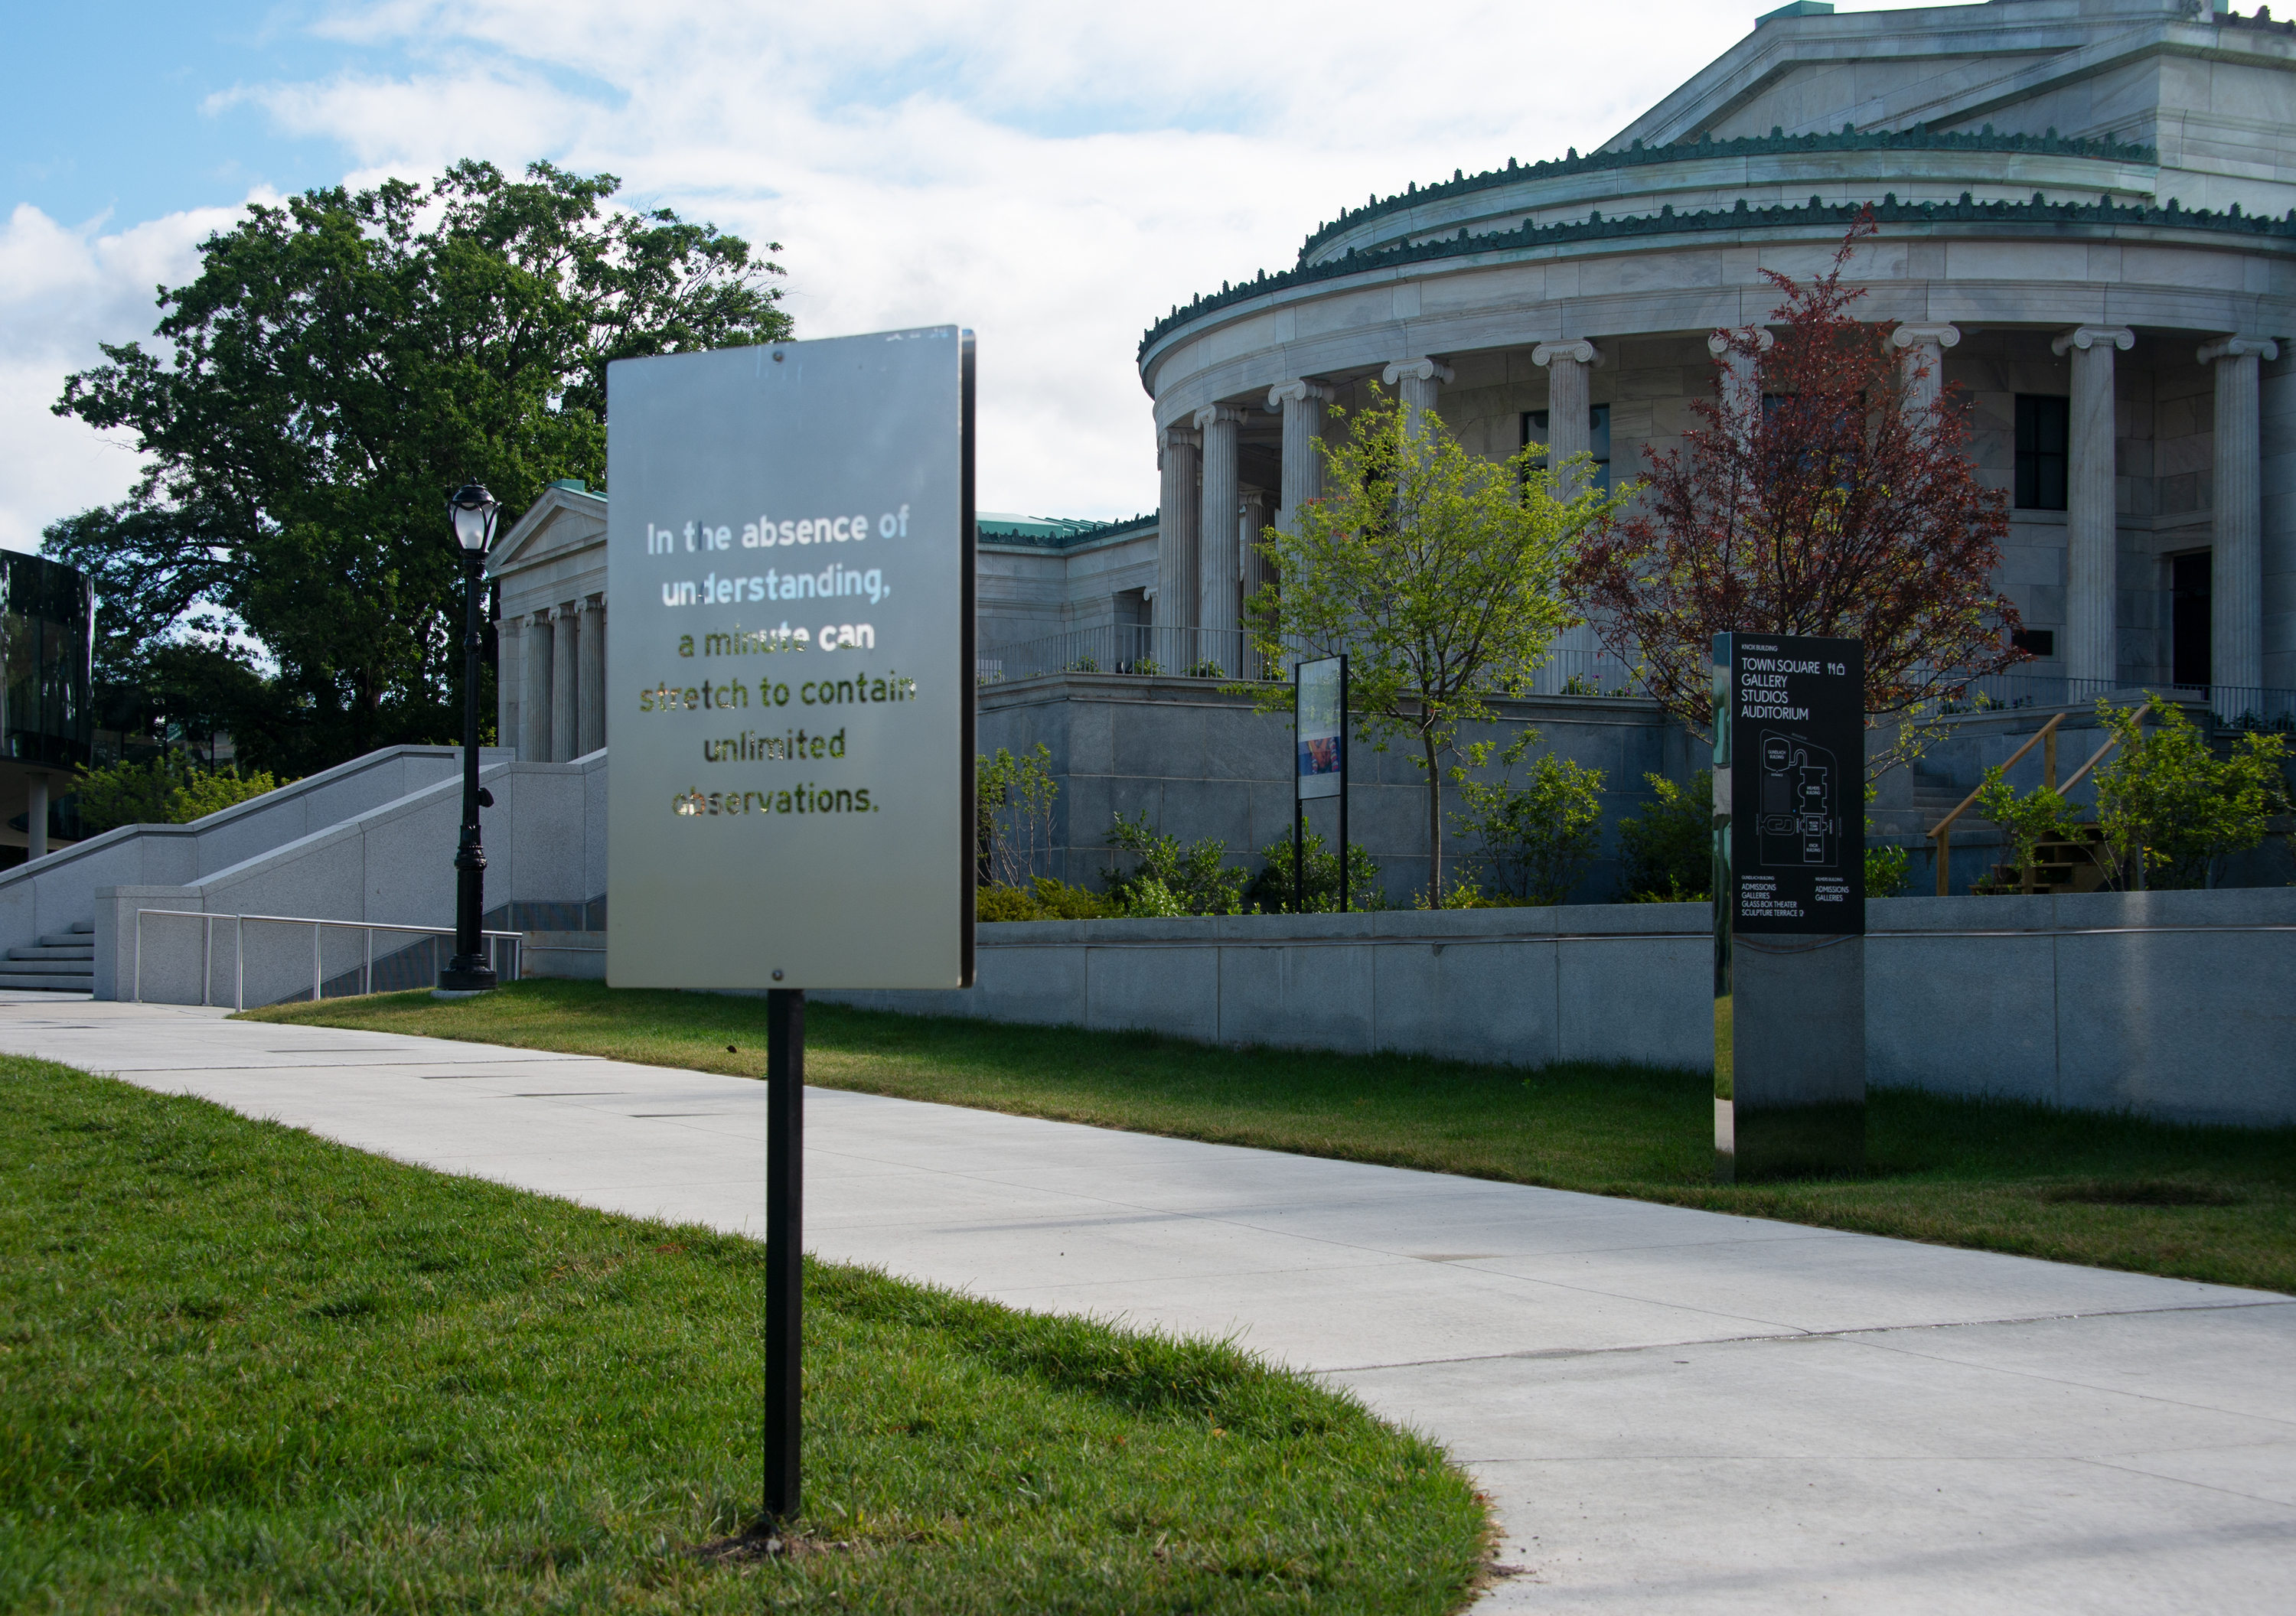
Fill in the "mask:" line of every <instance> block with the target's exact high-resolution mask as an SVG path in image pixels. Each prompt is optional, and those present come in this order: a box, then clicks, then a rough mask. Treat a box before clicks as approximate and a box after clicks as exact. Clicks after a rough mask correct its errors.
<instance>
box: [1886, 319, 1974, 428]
mask: <svg viewBox="0 0 2296 1616" xmlns="http://www.w3.org/2000/svg"><path fill="white" fill-rule="evenodd" d="M1960 340H1961V328H1960V327H1959V326H1957V325H1944V324H1934V325H1901V326H1899V327H1898V329H1897V330H1896V331H1891V332H1890V346H1891V347H1896V348H1898V350H1900V353H1899V356H1898V375H1900V376H1901V377H1902V378H1904V380H1905V392H1906V405H1905V407H1906V413H1907V415H1910V416H1919V415H1924V414H1926V413H1928V412H1929V410H1930V408H1931V406H1932V405H1933V404H1936V403H1937V401H1938V395H1939V393H1941V392H1943V391H1944V390H1945V351H1946V349H1948V348H1949V347H1953V345H1954V344H1955V343H1956V342H1959V341H1960Z"/></svg>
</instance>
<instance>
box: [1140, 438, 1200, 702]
mask: <svg viewBox="0 0 2296 1616" xmlns="http://www.w3.org/2000/svg"><path fill="white" fill-rule="evenodd" d="M1197 459H1198V452H1197V445H1196V435H1195V433H1194V432H1193V430H1191V429H1190V428H1186V427H1182V426H1172V427H1167V428H1164V440H1163V446H1162V447H1161V449H1160V450H1159V452H1158V453H1157V457H1156V464H1157V466H1158V468H1159V469H1160V470H1161V471H1162V472H1163V474H1164V486H1163V492H1162V493H1161V494H1160V496H1159V499H1158V502H1157V506H1156V611H1155V624H1156V627H1157V628H1158V629H1160V630H1163V631H1167V632H1164V633H1156V634H1153V635H1152V636H1151V637H1150V638H1151V639H1152V641H1153V646H1152V649H1151V651H1150V653H1149V654H1150V655H1151V656H1152V657H1155V658H1156V660H1158V661H1159V662H1167V663H1169V662H1181V663H1185V662H1191V661H1193V660H1194V657H1193V655H1192V654H1191V653H1192V647H1191V646H1190V645H1189V644H1188V643H1187V641H1189V640H1190V639H1191V638H1192V636H1188V635H1185V634H1184V633H1178V632H1177V631H1181V630H1185V629H1188V628H1192V627H1193V626H1194V625H1193V624H1191V623H1190V622H1189V621H1188V619H1189V618H1190V617H1191V616H1193V615H1194V612H1195V609H1196V576H1197V573H1198V570H1199V567H1200V564H1201V560H1202V558H1203V545H1202V543H1201V535H1202V529H1201V525H1200V519H1201V517H1202V515H1203V508H1202V503H1201V495H1200V494H1198V493H1197V492H1196V461H1197Z"/></svg>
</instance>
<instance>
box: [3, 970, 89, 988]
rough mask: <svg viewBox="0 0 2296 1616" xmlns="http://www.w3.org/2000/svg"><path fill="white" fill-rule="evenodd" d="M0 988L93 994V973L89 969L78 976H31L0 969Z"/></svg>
mask: <svg viewBox="0 0 2296 1616" xmlns="http://www.w3.org/2000/svg"><path fill="white" fill-rule="evenodd" d="M0 988H12V989H14V990H16V991H17V992H36V993H88V994H93V993H94V992H95V974H94V972H92V971H91V972H88V973H86V974H85V975H78V976H32V975H19V974H17V973H16V972H14V971H0Z"/></svg>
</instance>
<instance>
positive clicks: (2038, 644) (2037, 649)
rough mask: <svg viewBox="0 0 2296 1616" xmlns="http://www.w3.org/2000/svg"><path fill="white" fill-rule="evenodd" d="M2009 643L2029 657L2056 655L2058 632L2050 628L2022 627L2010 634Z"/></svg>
mask: <svg viewBox="0 0 2296 1616" xmlns="http://www.w3.org/2000/svg"><path fill="white" fill-rule="evenodd" d="M2009 643H2010V644H2012V645H2013V646H2015V647H2016V648H2017V649H2019V650H2021V651H2022V652H2024V653H2025V654H2026V655H2027V656H2028V657H2054V656H2055V655H2056V654H2057V632H2056V630H2054V629H2048V628H2021V629H2018V630H2016V631H2014V632H2013V633H2011V634H2010V636H2009Z"/></svg>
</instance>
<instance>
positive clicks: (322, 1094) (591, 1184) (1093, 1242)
mask: <svg viewBox="0 0 2296 1616" xmlns="http://www.w3.org/2000/svg"><path fill="white" fill-rule="evenodd" d="M0 1049H6V1050H9V1051H12V1052H16V1053H22V1054H37V1055H40V1056H44V1057H48V1058H51V1059H54V1060H60V1061H64V1062H67V1063H70V1064H71V1065H78V1066H83V1067H86V1068H88V1069H90V1070H94V1071H102V1072H114V1073H119V1075H120V1076H121V1077H123V1078H126V1079H127V1080H129V1081H134V1082H136V1083H140V1084H143V1085H144V1086H145V1087H148V1088H152V1089H158V1090H166V1091H168V1092H183V1093H193V1094H199V1095H202V1096H205V1097H206V1098H210V1099H213V1100H217V1101H218V1102H220V1103H222V1104H224V1105H227V1106H233V1107H234V1108H235V1109H237V1110H240V1111H242V1112H244V1113H247V1114H250V1115H257V1116H270V1117H276V1118H278V1119H279V1120H281V1121H283V1122H289V1123H291V1124H294V1125H296V1126H299V1127H304V1128H307V1129H310V1130H312V1131H314V1132H316V1133H320V1134H324V1135H326V1136H328V1137H330V1138H333V1139H340V1140H343V1141H345V1142H346V1143H348V1144H351V1145H355V1146H357V1147H360V1148H362V1149H367V1150H374V1151H379V1152H381V1153H383V1154H386V1155H392V1156H396V1157H398V1158H399V1159H401V1160H404V1161H408V1162H414V1163H422V1164H424V1165H426V1166H431V1167H436V1168H439V1169H442V1170H445V1171H452V1172H464V1173H471V1174H476V1175H480V1176H482V1177H486V1178H489V1179H497V1180H500V1181H502V1182H504V1183H509V1184H515V1185H519V1186H521V1187H524V1188H530V1189H535V1190H539V1191H542V1192H544V1193H545V1194H549V1195H555V1196H566V1197H569V1198H571V1199H574V1200H578V1201H581V1202H583V1203H585V1204H589V1205H594V1206H599V1207H603V1208H606V1209H609V1210H611V1211H615V1212H629V1213H635V1214H640V1215H646V1216H660V1217H666V1218H673V1219H680V1220H693V1221H697V1222H701V1223H707V1224H710V1225H713V1226H715V1227H717V1228H727V1229H737V1230H742V1231H744V1232H749V1233H752V1234H754V1233H756V1232H758V1223H759V1216H760V1202H761V1199H762V1175H763V1137H764V1128H765V1106H764V1100H765V1089H764V1085H763V1084H761V1083H758V1082H755V1081H748V1080H744V1079H739V1078H726V1077H716V1076H711V1075H709V1074H706V1073H693V1072H682V1071H672V1070H664V1069H660V1068H654V1067H646V1066H635V1065H623V1064H620V1063H617V1062H611V1061H603V1060H594V1059H587V1058H580V1057H564V1056H554V1055H544V1054H537V1053H534V1052H531V1051H527V1050H519V1049H497V1048H493V1047H490V1046H486V1045H474V1044H461V1043H452V1042H447V1041H438V1040H429V1039H414V1038H402V1037H396V1036H391V1035H385V1034H378V1033H365V1032H338V1031H333V1030H329V1029H320V1028H312V1027H297V1026H279V1025H272V1024H259V1023H244V1022H226V1021H225V1020H223V1019H221V1013H220V1012H216V1011H205V1010H198V1009H189V1008H175V1007H156V1006H135V1005H123V1004H107V1003H91V1002H87V1001H78V1002H71V1003H61V1004H60V1003H58V1002H56V1001H55V1000H53V999H45V1000H40V999H35V1000H29V1001H8V1002H0ZM807 1105H808V1119H807V1120H808V1139H807V1147H808V1148H807V1165H806V1171H807V1174H808V1186H807V1193H808V1228H807V1236H808V1238H807V1244H808V1247H809V1248H810V1249H811V1250H813V1251H816V1252H817V1253H820V1254H821V1255H822V1256H824V1257H829V1258H837V1259H847V1260H852V1261H865V1262H873V1263H878V1264H881V1265H883V1266H884V1267H886V1268H887V1269H890V1270H892V1271H893V1272H895V1273H898V1274H903V1275H908V1276H912V1277H917V1278H922V1279H929V1280H933V1281H936V1282H939V1283H940V1284H944V1285H959V1286H964V1287H966V1288H968V1289H971V1290H972V1291H974V1292H977V1293H979V1294H982V1295H986V1296H990V1297H994V1298H996V1299H997V1300H999V1301H1003V1302H1011V1303H1013V1304H1015V1305H1017V1306H1021V1307H1029V1308H1038V1309H1047V1310H1067V1311H1078V1312H1091V1313H1095V1314H1099V1315H1102V1316H1106V1317H1120V1318H1126V1319H1128V1320H1130V1321H1133V1322H1136V1323H1140V1324H1153V1325H1159V1326H1167V1327H1169V1328H1173V1329H1177V1330H1184V1331H1191V1332H1201V1333H1210V1334H1234V1335H1236V1336H1237V1337H1238V1338H1239V1339H1240V1340H1241V1341H1242V1343H1243V1344H1244V1345H1246V1346H1248V1347H1251V1348H1254V1349H1257V1350H1259V1351H1263V1352H1266V1353H1267V1354H1269V1355H1270V1356H1272V1357H1274V1358H1275V1359H1280V1360H1282V1361H1283V1362H1286V1363H1289V1364H1292V1365H1295V1366H1298V1367H1303V1368H1308V1369H1313V1370H1316V1371H1318V1372H1321V1373H1323V1374H1324V1375H1328V1376H1330V1378H1331V1379H1333V1381H1335V1382H1337V1383H1341V1384H1343V1385H1346V1386H1348V1387H1350V1388H1352V1389H1353V1390H1354V1391H1356V1392H1357V1393H1359V1394H1360V1395H1361V1396H1363V1397H1364V1398H1365V1400H1367V1401H1368V1402H1369V1403H1370V1404H1371V1405H1372V1406H1373V1407H1374V1408H1377V1409H1378V1410H1379V1411H1380V1412H1382V1414H1384V1415H1386V1416H1389V1417H1390V1418H1393V1419H1396V1420H1398V1421H1401V1422H1403V1423H1406V1424H1412V1425H1415V1426H1417V1427H1419V1428H1421V1429H1423V1430H1425V1431H1427V1432H1431V1434H1432V1435H1434V1436H1435V1437H1436V1438H1437V1439H1438V1440H1439V1441H1442V1442H1444V1443H1445V1444H1446V1445H1447V1447H1448V1448H1449V1449H1450V1450H1451V1451H1452V1453H1453V1454H1454V1455H1455V1456H1456V1457H1458V1459H1459V1460H1460V1461H1461V1462H1462V1463H1463V1464H1464V1465H1467V1466H1468V1468H1469V1469H1470V1470H1472V1472H1473V1473H1474V1474H1475V1475H1476V1477H1477V1478H1478V1479H1479V1481H1480V1482H1481V1484H1482V1485H1483V1486H1484V1487H1485V1488H1486V1489H1488V1491H1489V1493H1490V1494H1491V1496H1492V1498H1494V1499H1495V1501H1496V1502H1497V1507H1498V1510H1499V1514H1500V1518H1501V1521H1502V1522H1503V1524H1504V1527H1505V1534H1506V1537H1505V1547H1504V1548H1503V1550H1502V1552H1501V1555H1500V1557H1501V1559H1502V1560H1503V1561H1505V1562H1508V1563H1513V1564H1517V1565H1520V1566H1522V1567H1524V1568H1526V1569H1525V1571H1523V1573H1522V1574H1521V1575H1520V1576H1517V1577H1514V1578H1512V1579H1508V1580H1506V1581H1505V1582H1503V1583H1501V1584H1500V1585H1499V1586H1498V1587H1497V1589H1496V1590H1495V1591H1494V1592H1493V1594H1492V1595H1491V1596H1489V1598H1488V1600H1487V1601H1486V1604H1485V1606H1484V1607H1483V1608H1486V1609H1488V1610H1492V1611H1503V1610H1539V1611H1574V1610H1590V1609H1606V1608H1617V1609H1633V1610H1650V1611H1665V1612H1709V1611H1717V1612H1718V1611H1748V1612H1752V1611H1762V1612H1776V1611H1801V1610H1816V1609H1818V1608H1820V1607H1824V1608H1826V1609H1831V1610H1849V1611H1876V1612H1896V1611H1905V1612H1916V1611H1918V1612H1924V1613H1928V1612H1937V1611H1939V1610H1947V1611H1954V1612H1970V1611H2001V1612H2037V1611H2082V1612H2086V1611H2105V1610H2111V1611H2114V1612H2128V1611H2177V1612H2200V1611H2207V1612H2242V1611H2259V1612H2260V1611H2267V1610H2268V1611H2272V1612H2279V1611H2282V1610H2285V1609H2287V1608H2289V1607H2290V1605H2291V1604H2292V1602H2296V1351H2292V1349H2296V1302H2291V1301H2290V1300H2289V1299H2288V1298H2285V1297H2280V1296H2275V1295H2269V1294H2263V1293H2259V1292H2253V1291H2239V1290H2231V1289H2226V1288H2223V1287H2219V1286H2211V1285H2193V1284H2187V1283H2184V1282H2181V1281H2176V1280H2167V1279H2154V1278H2149V1277H2142V1276H2136V1275H2128V1274H2114V1273H2109V1272H2105V1271H2103V1270H2100V1269H2081V1268H2071V1267H2065V1266H2062V1265H2059V1264H2054V1263H2046V1262H2035V1261H2027V1260H2024V1259H2021V1258H2014V1257H2002V1256H1994V1255H1989V1254H1987V1253H1977V1252H1962V1251H1951V1250H1946V1249H1943V1248H1939V1247H1934V1246H1925V1245H1912V1244H1908V1243H1907V1242H1902V1241H1895V1240H1882V1239H1876V1238H1873V1237H1870V1236H1860V1235H1849V1234H1841V1233H1838V1232H1834V1231H1832V1230H1825V1229H1812V1228H1800V1227H1796V1226H1793V1225H1789V1224H1781V1223H1768V1222H1762V1221H1759V1220H1751V1219H1744V1218H1734V1217H1727V1216H1723V1215H1720V1214H1717V1213H1711V1212H1691V1211H1685V1210H1682V1209H1678V1208H1672V1207H1662V1206H1652V1205H1647V1204H1642V1203H1638V1202H1630V1201H1617V1200H1609V1199H1605V1198H1603V1197H1600V1196H1579V1195H1570V1194H1566V1193H1563V1192H1561V1191H1555V1190H1541V1189H1531V1188H1523V1187H1521V1186H1517V1185H1504V1184H1490V1183H1484V1182H1481V1181H1479V1180H1475V1179H1454V1178H1446V1177H1442V1176H1439V1175H1435V1174H1428V1173H1415V1172H1405V1171H1397V1170H1394V1169H1389V1168H1379V1167H1365V1166H1359V1165H1355V1164H1352V1163H1341V1162H1324V1161H1316V1160H1311V1159H1308V1158H1306V1157H1300V1156H1289V1155H1276V1154H1273V1153H1268V1152H1263V1151H1253V1150H1240V1149H1234V1148H1230V1147H1220V1146H1211V1145H1200V1144H1194V1143H1190V1142H1187V1141H1183V1140H1174V1139H1152V1138H1148V1137H1144V1136H1141V1135H1135V1134H1124V1133H1115V1132H1110V1131H1107V1130H1100V1129H1093V1128H1084V1127H1077V1126H1073V1125H1070V1124H1064V1123H1056V1122H1036V1121H1031V1120H1029V1119H1026V1118H1019V1117H1008V1116H1001V1115H996V1114H991V1113H987V1112H978V1111H967V1110H962V1109H956V1108H953V1107H947V1106H924V1105H917V1104H913V1103H910V1102H906V1101H901V1100H889V1099H881V1098H875V1097H873V1096H866V1095H857V1094H845V1093H840V1092H837V1091H835V1090H819V1089H816V1090H810V1091H809V1092H808V1097H807Z"/></svg>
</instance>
